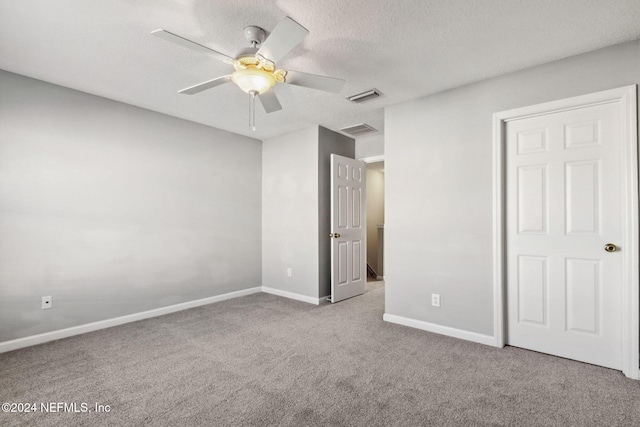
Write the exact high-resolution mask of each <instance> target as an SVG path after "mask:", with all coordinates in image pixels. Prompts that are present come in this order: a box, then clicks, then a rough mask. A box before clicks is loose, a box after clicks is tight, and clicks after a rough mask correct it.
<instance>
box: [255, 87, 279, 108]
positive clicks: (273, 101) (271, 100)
mask: <svg viewBox="0 0 640 427" xmlns="http://www.w3.org/2000/svg"><path fill="white" fill-rule="evenodd" d="M258 99H259V100H260V103H261V104H262V107H263V108H264V111H266V112H267V113H273V112H274V111H278V110H282V105H280V101H278V97H277V96H276V93H275V92H274V91H273V89H271V90H270V91H268V92H265V93H263V94H261V95H258Z"/></svg>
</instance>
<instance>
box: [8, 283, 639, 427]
mask: <svg viewBox="0 0 640 427" xmlns="http://www.w3.org/2000/svg"><path fill="white" fill-rule="evenodd" d="M367 288H368V290H367V293H366V294H364V295H362V296H360V297H357V298H353V299H351V300H347V301H343V302H341V303H338V304H334V305H329V304H328V305H324V306H319V307H316V306H312V305H308V304H305V303H301V302H297V301H291V300H287V299H284V298H280V297H276V296H273V295H267V294H256V295H251V296H247V297H243V298H238V299H235V300H231V301H225V302H220V303H217V304H212V305H208V306H204V307H200V308H195V309H192V310H188V311H183V312H180V313H174V314H170V315H167V316H163V317H159V318H155V319H149V320H144V321H140V322H136V323H131V324H128V325H123V326H118V327H114V328H111V329H105V330H102V331H97V332H93V333H90V334H85V335H82V336H77V337H72V338H68V339H64V340H60V341H56V342H52V343H48V344H43V345H39V346H36V347H31V348H26V349H22V350H18V351H14V352H10V353H5V354H1V355H0V394H1V396H2V397H1V400H2V402H7V401H8V402H78V403H80V402H86V403H89V404H90V407H91V408H93V405H94V403H95V402H97V403H100V404H103V405H110V406H111V412H109V413H107V414H105V413H49V414H43V413H35V414H6V413H0V425H20V424H28V425H38V426H45V425H60V426H68V425H91V426H94V425H168V426H169V425H170V426H179V425H180V426H182V425H185V426H189V425H215V426H234V425H253V426H280V425H282V426H316V425H318V426H322V425H324V426H342V425H344V426H382V425H394V426H422V425H437V426H450V425H451V426H468V425H477V426H483V425H508V426H520V425H523V426H524V425H536V426H546V425H551V426H631V425H640V382H637V381H632V380H629V379H626V378H625V377H624V376H623V375H622V374H621V373H620V372H616V371H612V370H609V369H605V368H600V367H596V366H591V365H587V364H583V363H578V362H573V361H569V360H565V359H560V358H556V357H552V356H547V355H543V354H539V353H535V352H531V351H526V350H522V349H517V348H512V347H507V348H505V349H496V348H492V347H488V346H484V345H480V344H474V343H471V342H467V341H462V340H457V339H453V338H448V337H444V336H440V335H436V334H431V333H427V332H423V331H419V330H415V329H411V328H407V327H403V326H399V325H393V324H389V323H385V322H383V321H382V315H383V305H384V287H383V285H381V284H378V283H375V282H374V283H370V284H368V285H367Z"/></svg>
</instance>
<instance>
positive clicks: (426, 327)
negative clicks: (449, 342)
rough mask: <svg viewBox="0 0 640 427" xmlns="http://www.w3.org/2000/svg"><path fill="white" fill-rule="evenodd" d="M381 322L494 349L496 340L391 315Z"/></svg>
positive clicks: (387, 315) (488, 336)
mask: <svg viewBox="0 0 640 427" xmlns="http://www.w3.org/2000/svg"><path fill="white" fill-rule="evenodd" d="M382 320H384V321H385V322H390V323H397V324H398V325H403V326H409V327H411V328H416V329H422V330H423V331H429V332H434V333H436V334H440V335H446V336H449V337H453V338H459V339H463V340H467V341H473V342H477V343H480V344H485V345H490V346H492V347H494V346H495V345H496V340H495V338H494V337H493V336H490V335H483V334H478V333H476V332H469V331H464V330H462V329H456V328H450V327H448V326H442V325H437V324H435V323H429V322H425V321H422V320H415V319H409V318H407V317H402V316H396V315H393V314H386V313H385V314H384V315H383V316H382Z"/></svg>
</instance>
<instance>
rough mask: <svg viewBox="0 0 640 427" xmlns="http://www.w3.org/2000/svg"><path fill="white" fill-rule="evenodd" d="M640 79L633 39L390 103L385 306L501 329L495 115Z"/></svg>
mask: <svg viewBox="0 0 640 427" xmlns="http://www.w3.org/2000/svg"><path fill="white" fill-rule="evenodd" d="M638 83H640V42H639V41H634V42H630V43H625V44H622V45H618V46H613V47H610V48H606V49H601V50H598V51H595V52H591V53H587V54H584V55H580V56H575V57H572V58H568V59H565V60H561V61H557V62H553V63H550V64H546V65H543V66H539V67H535V68H531V69H527V70H524V71H521V72H517V73H513V74H509V75H505V76H501V77H498V78H494V79H491V80H487V81H483V82H480V83H477V84H472V85H468V86H464V87H461V88H457V89H454V90H450V91H447V92H443V93H440V94H437V95H433V96H429V97H426V98H422V99H418V100H414V101H411V102H406V103H404V104H399V105H396V106H393V107H390V108H387V109H386V111H385V179H386V194H385V196H386V227H385V249H386V259H385V261H386V265H385V276H386V283H387V287H386V307H385V311H386V313H388V314H392V315H397V316H403V317H407V318H410V319H415V320H420V321H425V322H430V323H434V324H438V325H443V326H449V327H453V328H458V329H462V330H466V331H471V332H476V333H480V334H486V335H493V289H492V114H493V113H495V112H498V111H504V110H508V109H512V108H516V107H523V106H527V105H533V104H537V103H542V102H547V101H552V100H556V99H561V98H567V97H572V96H577V95H582V94H586V93H591V92H597V91H601V90H606V89H611V88H615V87H621V86H627V85H631V84H638ZM431 293H439V294H440V295H441V307H440V308H432V307H431V305H430V294H431Z"/></svg>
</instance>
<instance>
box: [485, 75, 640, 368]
mask: <svg viewBox="0 0 640 427" xmlns="http://www.w3.org/2000/svg"><path fill="white" fill-rule="evenodd" d="M636 90H637V89H636V85H631V86H625V87H621V88H617V89H611V90H606V91H602V92H596V93H592V94H588V95H583V96H577V97H573V98H567V99H562V100H558V101H552V102H547V103H544V104H538V105H532V106H528V107H523V108H516V109H513V110H508V111H503V112H500V113H496V114H494V115H493V294H494V339H495V346H496V347H504V345H505V325H506V321H507V318H506V305H505V293H506V285H507V283H506V280H505V279H506V272H505V266H506V261H505V260H506V258H505V257H506V252H505V250H506V247H505V236H506V232H505V223H506V218H505V215H506V206H505V182H504V180H505V166H506V159H505V152H506V149H505V143H506V134H505V124H506V123H507V122H509V121H512V120H518V119H524V118H528V117H534V116H540V115H544V114H549V113H556V112H560V111H566V110H573V109H577V108H582V107H586V106H593V105H599V104H608V103H618V104H619V106H620V113H621V114H620V119H621V123H620V128H621V137H622V139H623V144H624V147H623V150H622V164H621V165H620V168H621V169H620V172H621V173H622V176H623V185H622V194H623V199H624V202H623V206H622V234H623V238H622V242H621V245H620V246H621V247H622V248H625V250H624V252H623V255H624V256H623V260H622V266H623V272H622V372H623V373H624V375H626V376H627V377H629V378H633V379H636V380H637V379H640V366H639V361H640V350H639V346H640V323H639V322H640V302H639V298H640V292H639V287H640V271H639V269H638V262H639V258H638V254H639V248H638V246H639V235H638V233H639V227H638V222H639V219H638V135H637V129H638V127H637V126H638V125H637V119H638V116H637V104H636V102H637V101H636Z"/></svg>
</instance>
